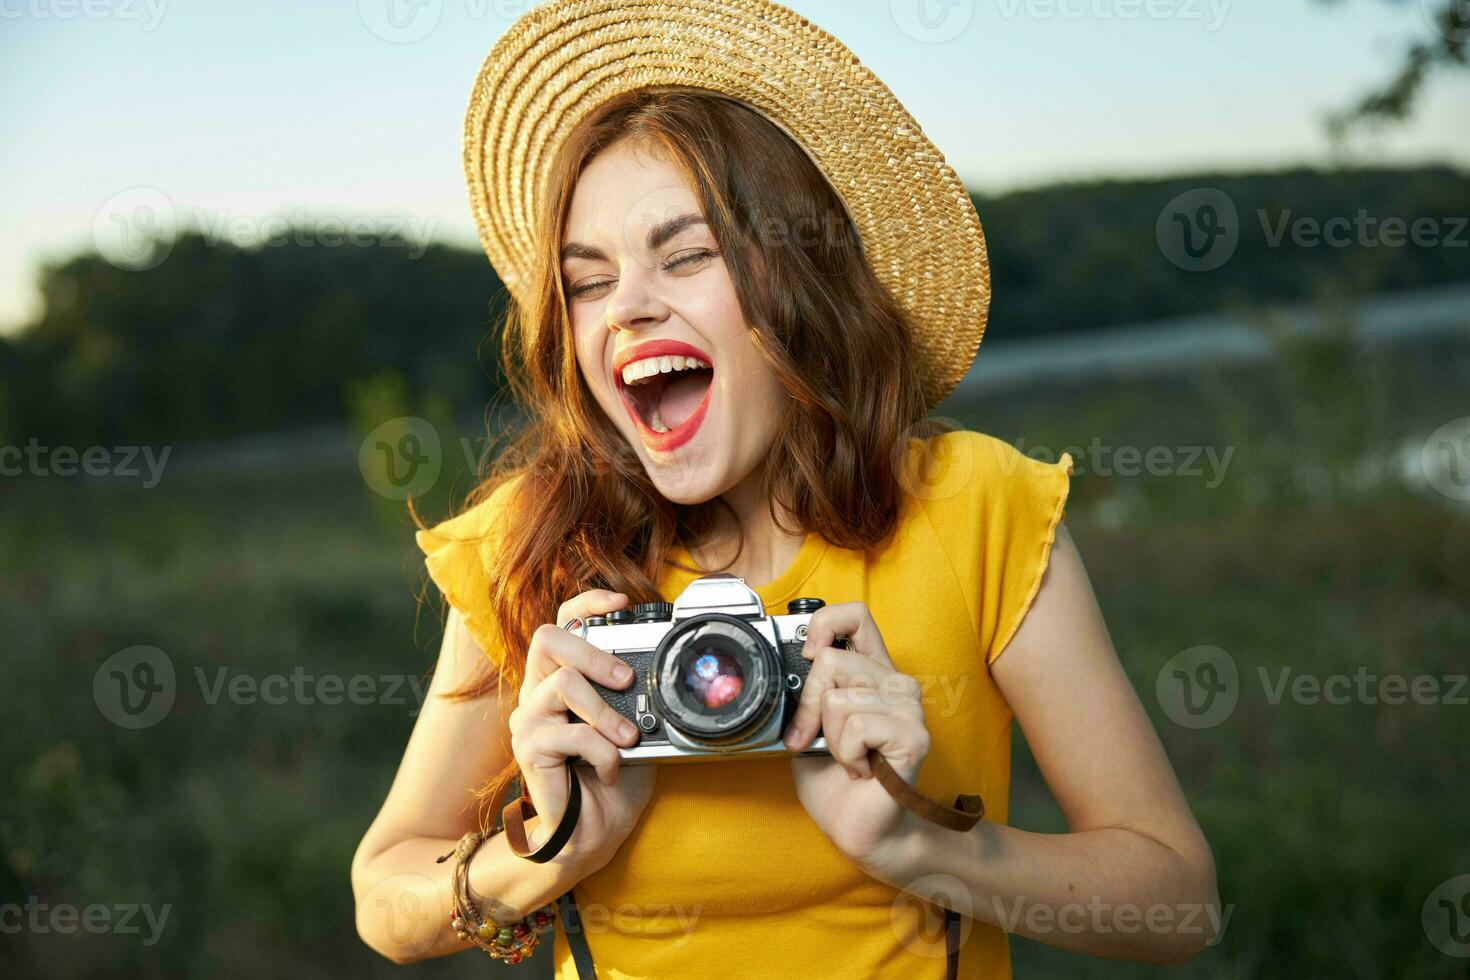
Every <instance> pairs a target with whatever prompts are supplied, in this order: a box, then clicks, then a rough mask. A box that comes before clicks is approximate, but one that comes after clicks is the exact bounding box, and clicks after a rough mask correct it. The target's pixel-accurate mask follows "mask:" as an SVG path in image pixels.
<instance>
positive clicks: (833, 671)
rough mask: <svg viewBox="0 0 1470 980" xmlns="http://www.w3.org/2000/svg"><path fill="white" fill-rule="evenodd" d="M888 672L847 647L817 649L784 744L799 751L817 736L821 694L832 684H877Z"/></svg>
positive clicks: (848, 685)
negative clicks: (843, 648) (846, 648)
mask: <svg viewBox="0 0 1470 980" xmlns="http://www.w3.org/2000/svg"><path fill="white" fill-rule="evenodd" d="M817 611H818V612H820V611H821V610H817ZM892 672H893V671H892V668H889V667H885V666H883V665H882V664H880V663H878V662H877V661H876V660H873V659H872V658H870V657H865V656H863V655H862V654H860V653H853V652H852V651H850V650H839V649H837V648H836V647H827V648H826V649H824V650H818V651H817V654H816V657H815V659H813V661H812V669H811V670H810V671H809V672H808V673H807V675H806V682H805V683H804V684H802V687H801V696H800V698H799V699H798V701H797V707H796V713H795V714H794V715H792V716H791V725H790V727H788V728H787V729H786V739H785V741H786V747H787V748H788V749H791V750H793V751H797V752H800V751H801V750H802V749H804V748H806V747H807V746H808V745H810V744H811V742H812V739H814V738H816V737H817V728H818V726H819V725H820V724H821V715H822V696H823V695H824V694H826V693H827V691H828V690H830V689H831V688H834V687H877V686H878V683H879V679H880V678H881V676H882V675H883V674H887V673H892Z"/></svg>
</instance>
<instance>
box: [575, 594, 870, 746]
mask: <svg viewBox="0 0 1470 980" xmlns="http://www.w3.org/2000/svg"><path fill="white" fill-rule="evenodd" d="M823 605H825V603H824V602H823V601H822V600H821V599H813V598H801V599H792V600H791V601H790V602H789V603H787V607H786V608H787V615H785V616H767V615H766V614H765V609H764V606H763V605H762V603H761V600H760V597H759V596H757V595H756V594H755V592H753V591H752V590H751V589H750V587H749V586H747V585H746V584H745V581H744V580H743V579H740V578H736V577H735V576H733V575H727V574H718V575H706V576H703V577H702V578H698V579H696V580H695V581H693V582H691V583H690V584H689V586H688V587H687V588H686V589H685V590H684V591H683V592H682V593H680V595H679V597H678V598H677V599H676V600H674V602H672V603H668V602H647V603H639V604H638V605H637V606H635V607H634V608H633V609H632V610H626V609H620V610H618V611H617V612H614V613H610V614H608V615H607V616H592V617H589V618H588V619H586V620H585V622H584V624H583V626H582V628H581V629H580V631H578V633H579V635H580V636H582V637H583V638H584V639H586V640H587V642H589V643H591V644H592V645H593V646H595V647H598V648H599V649H602V650H606V651H607V652H608V653H611V654H612V655H613V656H615V657H617V658H618V659H619V660H622V661H623V662H624V663H626V664H627V665H628V666H629V667H631V668H633V683H632V684H630V685H629V686H628V687H627V689H625V690H621V691H616V690H612V689H611V688H606V687H603V686H602V685H600V684H597V683H596V682H593V684H592V686H593V688H594V689H595V690H596V691H597V693H598V694H599V695H600V696H601V697H602V698H603V700H605V701H606V702H607V703H608V704H609V705H611V706H612V707H613V708H614V709H615V710H616V711H617V712H618V714H620V715H622V716H623V717H624V718H627V719H628V720H629V721H631V722H632V723H633V724H634V725H635V726H637V728H638V731H639V735H640V737H639V741H638V744H637V745H634V746H632V747H631V748H619V750H618V752H619V755H621V757H622V761H623V762H624V764H638V763H648V762H684V761H705V760H709V759H731V758H740V757H750V756H752V755H758V754H766V753H771V754H782V753H784V754H788V755H789V754H791V753H790V750H788V749H787V748H786V746H785V744H784V743H783V742H782V741H781V736H782V734H783V733H784V732H785V730H786V726H787V725H788V724H789V723H790V721H791V717H792V715H793V714H795V712H796V708H797V705H798V703H799V698H800V696H801V692H802V688H803V686H804V685H805V683H806V677H807V672H808V671H809V670H810V669H811V662H810V661H808V660H807V659H806V658H804V657H803V656H802V655H801V648H802V645H803V643H804V642H805V641H806V630H807V623H808V622H809V621H810V619H811V616H812V613H814V612H816V611H817V610H818V609H820V608H821V607H822V606H823ZM844 644H845V641H844V640H842V639H841V638H839V640H838V643H837V644H836V645H839V646H841V645H844ZM800 754H801V755H825V754H827V743H826V740H825V739H823V738H822V737H821V736H820V735H819V736H818V737H817V738H816V739H815V740H814V741H813V742H812V744H811V745H810V746H809V747H808V748H806V749H804V750H803V751H802V752H801V753H800Z"/></svg>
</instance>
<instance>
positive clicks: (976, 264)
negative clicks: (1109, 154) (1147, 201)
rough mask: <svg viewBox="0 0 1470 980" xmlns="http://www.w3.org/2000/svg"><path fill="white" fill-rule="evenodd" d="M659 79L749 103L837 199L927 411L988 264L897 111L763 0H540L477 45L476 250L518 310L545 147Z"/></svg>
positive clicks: (865, 74) (970, 222) (473, 114)
mask: <svg viewBox="0 0 1470 980" xmlns="http://www.w3.org/2000/svg"><path fill="white" fill-rule="evenodd" d="M660 85H687V86H694V87H698V88H703V89H709V90H712V91H715V92H718V93H721V94H723V95H726V96H730V97H733V98H736V99H739V100H740V101H742V102H744V103H746V104H747V105H750V106H751V107H753V108H754V109H756V110H757V111H759V112H760V113H762V114H763V115H764V116H765V117H766V118H768V119H770V120H771V121H772V122H774V123H775V124H776V125H778V126H780V127H781V128H782V129H783V130H785V132H786V133H787V134H788V135H790V136H791V137H792V138H793V139H795V140H796V142H797V143H798V144H799V145H800V146H801V147H802V148H803V149H804V150H805V152H806V153H807V155H808V156H810V157H811V158H812V160H813V161H814V162H815V163H816V165H817V166H818V167H819V168H820V169H821V170H822V172H823V173H824V174H825V175H826V177H827V179H828V181H830V182H831V184H832V186H833V188H835V189H836V191H837V192H838V194H839V195H840V196H841V198H842V199H843V201H844V203H845V204H846V206H847V209H848V214H849V216H850V217H851V219H852V222H853V224H854V226H855V227H856V228H857V231H858V234H859V236H860V237H861V239H862V242H863V251H864V254H865V255H866V257H867V259H868V261H869V263H870V264H871V265H872V267H873V270H874V272H875V273H876V274H877V276H878V279H879V281H880V282H881V283H882V284H883V286H884V287H885V288H886V289H887V290H888V291H889V293H890V294H891V295H892V296H893V298H894V299H895V300H896V301H897V303H898V304H899V306H900V308H901V309H902V310H903V312H904V313H905V315H906V317H907V319H908V322H909V323H910V325H911V327H912V329H913V335H914V344H915V347H916V349H917V353H918V356H919V358H920V362H921V363H920V373H921V375H922V377H923V383H924V394H925V398H926V400H927V401H928V404H929V407H930V408H933V407H934V406H935V405H937V404H938V403H939V402H940V401H942V400H943V398H944V397H945V396H946V395H947V394H948V393H949V392H950V391H951V390H952V389H953V388H954V386H955V384H957V383H958V382H959V380H960V378H962V377H963V376H964V375H965V372H966V371H968V370H969V367H970V363H971V361H972V360H973V359H974V356H975V351H976V349H977V348H978V347H979V344H980V339H981V337H982V336H983V334H984V332H985V322H986V316H987V314H988V312H989V305H990V266H989V261H988V259H987V256H986V250H985V238H984V235H983V233H982V231H981V228H980V218H979V216H978V215H977V214H976V213H975V208H974V205H973V204H972V203H971V202H970V198H969V196H968V194H967V193H966V192H965V188H964V186H963V184H961V182H960V180H959V177H958V176H957V175H956V174H955V172H954V169H953V168H952V167H950V166H949V164H948V163H946V162H945V160H944V157H943V155H942V154H941V153H940V152H939V150H938V149H937V148H936V147H935V146H934V144H933V143H931V142H930V141H929V139H928V138H927V137H926V136H925V135H924V133H923V131H922V130H921V129H920V128H919V125H918V123H916V122H915V121H914V119H913V117H912V116H910V115H909V113H908V112H907V111H906V110H905V109H904V107H903V105H902V104H901V103H900V102H899V101H898V99H897V98H896V97H895V96H894V95H893V93H892V92H890V91H889V90H888V88H887V86H885V85H884V84H883V83H882V82H881V81H880V80H879V79H878V77H877V76H876V75H874V74H873V73H872V72H871V71H869V70H868V69H867V68H865V67H864V66H863V65H862V64H861V63H860V62H859V61H858V59H857V56H856V55H854V54H853V53H852V52H851V51H849V50H848V49H847V47H846V46H844V45H843V44H842V43H841V42H840V41H838V40H837V39H836V38H835V37H833V36H832V35H830V34H828V33H827V32H826V31H823V30H822V29H821V28H819V27H817V26H816V25H814V24H812V23H810V22H809V21H807V20H806V19H805V18H804V17H802V16H800V15H799V14H797V13H795V12H794V11H792V10H789V9H788V8H786V7H783V6H781V5H779V4H776V3H771V2H769V0H684V2H668V0H553V2H549V3H544V4H541V5H538V6H536V7H533V8H532V9H530V10H529V11H527V12H526V13H525V14H523V15H522V16H521V17H520V18H519V19H518V20H517V21H516V22H515V23H514V24H512V25H511V27H510V29H509V30H507V31H506V33H505V34H504V35H503V36H502V37H501V38H500V39H499V40H498V41H497V42H496V43H495V46H494V47H493V48H492V49H491V50H490V53H489V55H488V56H487V57H486V59H485V62H484V64H483V65H482V66H481V68H480V72H479V75H478V76H477V77H476V79H475V86H474V90H473V92H472V93H471V95H470V102H469V109H468V111H467V112H466V115H465V141H464V166H465V178H466V180H467V182H468V184H469V196H470V205H471V208H472V209H473V211H474V216H475V224H476V227H477V229H478V232H479V236H480V242H481V244H482V245H483V246H484V249H485V253H486V255H488V256H489V258H490V262H491V264H492V265H494V267H495V270H496V272H497V273H498V274H499V275H500V278H501V279H502V281H504V282H505V284H506V286H507V288H508V289H509V290H510V292H511V294H512V295H513V296H515V298H516V299H517V301H518V302H521V303H523V304H524V303H525V302H526V297H525V296H524V295H523V293H522V289H523V288H525V287H526V284H527V282H528V279H529V270H530V268H531V264H532V256H533V255H534V254H535V249H536V247H537V242H536V241H535V216H536V213H537V204H538V195H539V194H540V192H541V186H542V183H543V180H544V177H545V171H546V168H547V167H548V166H549V165H550V162H551V159H552V157H553V155H554V153H555V150H556V148H557V146H559V145H560V143H561V141H562V140H563V139H564V138H565V137H566V136H567V134H569V133H570V132H571V131H572V129H573V128H575V127H576V125H577V124H578V123H579V122H580V121H581V120H582V119H583V118H584V117H585V116H586V115H587V114H588V113H590V112H591V111H592V110H593V109H595V108H596V107H597V106H598V105H600V104H601V103H603V102H604V101H606V100H607V99H609V98H611V97H612V96H615V95H618V94H621V93H623V92H627V91H631V90H634V89H641V88H647V87H651V86H660Z"/></svg>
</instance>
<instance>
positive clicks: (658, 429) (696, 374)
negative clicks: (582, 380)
mask: <svg viewBox="0 0 1470 980" xmlns="http://www.w3.org/2000/svg"><path fill="white" fill-rule="evenodd" d="M678 346H679V347H680V348H681V349H684V350H685V353H673V354H670V353H662V352H660V351H655V350H652V349H650V350H649V351H648V352H647V355H646V356H644V352H643V350H642V348H641V347H640V348H639V350H638V352H637V353H638V355H639V356H638V358H637V359H636V360H630V361H628V362H627V363H625V364H624V365H623V367H622V369H621V370H620V371H619V372H618V373H617V386H618V392H619V394H620V395H621V396H622V399H623V405H624V406H625V407H626V408H627V410H628V415H629V416H630V417H631V418H632V419H633V422H634V424H636V425H637V426H638V430H639V434H640V435H641V436H642V437H643V440H644V442H645V443H647V444H648V445H649V446H650V447H651V448H654V449H661V450H670V449H674V448H676V447H678V446H681V445H683V444H684V443H685V442H687V441H688V440H689V439H690V438H691V437H692V436H693V435H694V433H695V432H696V431H697V430H698V428H699V424H700V422H702V421H703V420H704V413H705V409H706V408H707V407H708V406H709V397H710V391H711V389H712V385H713V381H714V368H713V367H712V365H711V364H710V362H709V360H707V359H706V358H705V357H704V356H703V354H702V353H701V352H699V351H696V350H694V348H690V347H687V345H684V344H680V345H678ZM650 347H652V345H650Z"/></svg>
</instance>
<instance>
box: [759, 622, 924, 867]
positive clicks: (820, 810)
mask: <svg viewBox="0 0 1470 980" xmlns="http://www.w3.org/2000/svg"><path fill="white" fill-rule="evenodd" d="M839 636H845V637H847V641H848V647H849V649H846V650H843V649H839V648H837V647H835V646H833V645H832V644H833V643H834V641H835V640H836V639H837V637H839ZM802 656H804V657H806V658H807V659H808V660H810V661H812V669H811V673H810V674H808V675H807V679H806V684H805V685H804V686H803V688H802V692H801V696H800V698H801V702H800V706H799V707H798V708H797V711H796V715H795V717H793V718H792V721H791V725H790V727H789V728H788V729H787V732H786V737H785V741H786V746H787V748H788V749H791V750H793V751H800V750H802V749H804V748H806V747H807V746H808V745H810V744H811V743H812V741H813V740H814V739H815V738H816V736H817V735H818V734H821V735H823V736H825V738H826V740H827V748H828V751H829V752H831V757H830V758H828V757H826V756H808V757H805V758H800V757H797V758H793V759H792V760H791V771H792V774H793V775H794V776H795V779H796V792H797V795H798V796H799V797H800V799H801V803H802V805H803V806H804V807H806V810H807V813H809V814H811V816H812V819H813V820H815V821H816V823H817V826H818V827H820V828H821V830H822V833H824V834H826V835H827V836H828V837H829V838H830V839H831V840H832V842H833V843H834V844H836V845H837V847H838V848H839V849H841V851H842V852H843V853H844V854H846V855H847V856H848V857H849V858H851V859H852V860H853V861H854V862H855V863H857V864H858V866H859V867H862V868H864V869H870V868H876V867H879V866H882V865H883V864H884V863H885V859H886V858H888V857H890V855H889V852H890V851H892V850H895V849H896V848H897V846H898V838H899V834H900V833H901V832H902V831H903V830H904V829H905V827H906V823H905V821H906V817H907V813H908V811H906V810H904V809H903V807H901V806H900V805H899V804H898V803H897V802H896V801H895V800H894V799H893V797H892V796H890V795H888V791H887V790H886V789H884V788H883V786H882V784H881V783H879V782H878V780H877V779H876V778H874V776H873V773H872V769H871V767H870V766H869V765H868V750H869V749H877V750H878V752H879V753H880V754H881V755H882V756H883V758H884V759H885V760H886V761H887V762H888V764H889V765H891V766H892V767H893V768H894V770H895V771H897V773H898V774H899V775H900V776H902V777H903V778H904V780H906V781H907V782H909V783H913V781H914V779H915V778H916V777H917V775H918V772H919V766H920V765H921V764H922V763H923V761H924V756H925V755H927V754H928V752H929V730H928V729H927V728H926V727H924V708H923V705H922V703H921V702H922V697H921V695H922V689H921V687H920V685H919V682H918V681H916V680H915V679H914V678H912V677H910V676H908V675H907V674H901V673H899V672H898V670H897V668H895V667H894V665H893V660H892V659H891V658H890V657H889V656H888V648H887V646H885V645H884V643H883V635H882V634H881V633H879V632H878V624H877V623H875V622H874V621H873V614H872V613H871V612H869V611H868V607H867V606H866V605H865V604H863V603H861V602H844V603H839V604H837V605H835V606H824V607H822V608H821V609H818V610H817V611H816V612H815V613H813V614H812V618H811V621H810V622H809V623H808V625H807V638H806V645H805V647H803V649H802Z"/></svg>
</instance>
